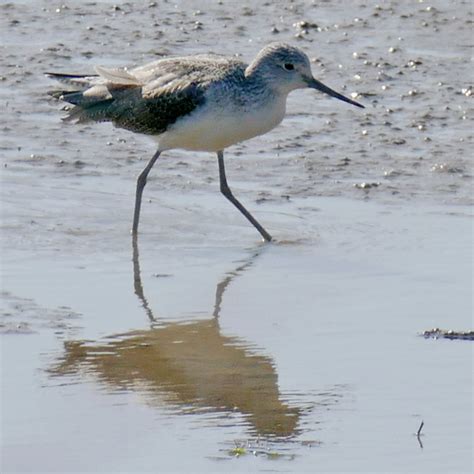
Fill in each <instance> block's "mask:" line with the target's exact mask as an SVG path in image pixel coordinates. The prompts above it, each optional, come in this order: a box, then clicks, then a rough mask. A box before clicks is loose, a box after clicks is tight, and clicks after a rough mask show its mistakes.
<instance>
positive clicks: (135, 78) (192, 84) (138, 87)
mask: <svg viewBox="0 0 474 474" xmlns="http://www.w3.org/2000/svg"><path fill="white" fill-rule="evenodd" d="M244 71H245V64H243V63H242V62H240V61H237V60H234V59H226V58H222V57H219V56H207V55H202V56H197V57H196V56H193V57H182V58H171V59H168V58H167V59H162V60H159V61H155V62H153V63H149V64H147V65H145V66H142V67H138V68H135V69H132V70H130V71H127V70H124V69H105V68H100V67H98V68H97V72H98V73H99V76H98V77H94V78H93V79H91V81H90V82H89V83H88V84H87V85H88V86H89V87H86V88H84V89H83V90H79V91H77V90H76V91H61V92H60V93H59V95H60V98H61V99H62V100H64V101H66V102H69V103H72V104H74V105H75V107H74V108H73V109H72V110H71V111H70V112H69V115H68V117H67V118H66V120H77V121H78V122H88V121H96V122H103V121H110V122H112V123H114V125H115V126H117V127H120V128H124V129H127V130H130V131H133V132H138V133H145V134H151V135H159V134H161V133H163V132H165V131H166V130H167V128H168V127H169V126H170V125H172V124H173V123H175V122H176V121H177V120H178V119H179V118H181V117H183V116H186V115H188V114H190V113H191V112H192V111H193V110H195V109H196V108H197V107H199V106H201V105H203V104H204V102H205V100H206V98H205V95H206V92H207V91H208V90H209V88H210V87H212V86H213V85H216V84H217V83H221V84H224V83H229V82H230V83H232V82H235V81H237V82H239V81H241V80H244ZM71 77H73V76H68V78H69V79H70V78H71ZM78 77H79V76H78ZM89 77H90V78H92V76H89ZM56 78H58V77H56ZM229 79H230V81H229ZM82 80H84V79H83V78H82ZM69 82H71V81H69ZM79 83H80V81H77V82H76V84H79ZM55 94H56V96H58V92H56V93H55Z"/></svg>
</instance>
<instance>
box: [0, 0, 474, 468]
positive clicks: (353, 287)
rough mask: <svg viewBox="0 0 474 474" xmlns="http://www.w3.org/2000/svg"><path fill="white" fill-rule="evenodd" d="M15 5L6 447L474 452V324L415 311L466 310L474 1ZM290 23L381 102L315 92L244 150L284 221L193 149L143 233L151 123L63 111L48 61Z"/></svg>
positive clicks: (420, 461)
mask: <svg viewBox="0 0 474 474" xmlns="http://www.w3.org/2000/svg"><path fill="white" fill-rule="evenodd" d="M402 3H403V2H402ZM56 9H57V11H56ZM0 11H1V15H0V22H1V24H0V28H1V31H2V32H5V31H8V35H5V34H3V38H2V54H1V59H0V67H1V69H0V76H1V82H0V102H1V105H2V110H4V111H5V112H4V114H3V115H2V117H0V121H1V128H2V144H1V148H0V149H1V154H0V157H1V166H2V177H1V191H2V231H1V238H2V260H1V264H2V285H1V286H2V312H1V316H0V318H1V319H0V329H1V336H0V337H1V339H0V340H1V349H2V351H1V357H2V363H1V368H2V392H1V395H2V399H1V409H2V411H1V420H2V421H1V423H2V426H1V431H2V441H1V454H2V456H1V458H2V461H1V462H2V472H118V471H120V472H146V471H148V472H263V471H269V470H271V471H275V472H369V471H370V472H471V471H472V441H473V435H472V426H473V424H472V421H473V420H472V343H471V342H470V341H456V340H455V341H450V340H443V339H437V340H435V339H425V338H423V337H421V336H420V334H422V333H423V331H424V330H426V329H430V328H433V327H440V328H443V329H454V330H460V331H467V330H470V329H472V309H473V308H472V237H473V236H472V232H473V228H472V163H471V161H470V160H471V158H472V152H471V150H472V135H473V133H472V130H473V119H472V112H473V106H472V103H473V102H472V95H471V93H470V90H471V89H470V87H471V86H472V84H471V83H470V80H471V79H472V62H470V50H469V48H470V47H471V43H472V39H471V38H470V33H471V30H472V12H471V11H470V8H469V2H456V3H449V4H447V2H430V3H426V2H425V3H416V4H408V2H407V3H403V4H402V5H393V4H390V5H389V4H386V3H384V2H380V7H375V6H367V7H364V6H363V5H361V4H355V3H354V4H352V2H351V5H350V6H348V5H347V3H342V2H330V3H318V5H317V6H314V5H312V4H311V3H310V2H294V3H291V4H287V3H286V2H281V3H278V2H276V3H274V2H273V3H271V2H269V3H268V4H262V5H261V6H259V7H255V6H252V4H251V2H248V3H243V4H242V3H241V2H239V3H237V2H219V3H217V2H216V3H214V4H213V5H212V6H210V7H206V8H201V10H200V11H199V10H198V9H197V8H196V5H195V4H194V3H193V2H180V3H177V4H174V3H163V4H162V3H161V2H156V4H155V2H149V3H146V4H143V5H140V6H136V5H134V4H133V3H123V4H117V5H115V6H114V3H113V2H105V1H104V2H89V3H86V4H78V5H75V4H71V5H69V4H64V5H63V6H61V5H58V6H56V7H54V8H52V7H51V6H49V4H48V3H47V2H31V3H30V2H11V3H8V4H3V5H2V6H1V10H0ZM302 22H305V23H302ZM216 35H218V38H219V42H218V44H216V43H217V41H216ZM32 39H33V40H32ZM274 40H282V41H291V42H293V43H294V44H296V45H298V46H300V47H302V48H303V49H304V50H305V51H306V52H307V53H308V54H309V56H310V57H312V58H315V60H314V63H313V70H314V74H315V76H316V77H317V78H318V79H320V80H323V81H324V82H326V83H327V84H328V85H330V86H331V87H334V88H335V89H338V90H341V91H343V92H344V93H346V94H351V93H358V94H359V95H358V97H357V100H359V101H361V102H363V103H364V104H365V105H366V106H367V109H366V110H365V111H364V112H360V111H359V110H353V108H350V107H349V106H346V104H342V103H338V102H336V101H334V100H330V99H327V98H324V97H322V96H320V95H318V94H316V93H314V92H311V91H299V92H296V93H294V94H292V95H291V96H290V98H289V102H288V117H287V119H286V120H285V121H284V122H283V124H282V125H281V126H280V127H279V128H278V129H277V130H275V131H274V132H272V133H270V134H268V135H266V136H264V137H260V138H257V139H254V140H252V141H249V142H247V143H244V144H241V145H237V146H234V147H232V148H230V149H229V151H228V153H227V156H228V158H227V167H228V179H229V184H230V185H231V187H232V188H233V190H234V191H235V194H236V195H237V196H238V197H239V198H241V200H242V201H243V202H244V203H245V204H246V205H247V206H248V208H249V209H250V210H251V211H252V212H254V213H255V216H256V217H257V218H258V219H259V220H260V222H262V224H264V226H265V227H266V228H267V229H268V231H269V232H270V233H271V234H272V235H274V236H275V237H276V242H275V243H272V244H271V245H264V244H261V243H260V242H259V236H258V234H257V233H256V232H255V230H254V229H253V228H252V227H251V226H249V225H248V224H247V223H246V222H245V221H244V219H243V218H242V217H241V216H240V215H239V213H238V212H237V211H236V210H234V209H233V208H232V207H231V206H230V204H229V203H228V202H226V201H225V199H224V198H223V197H222V196H221V195H220V194H219V192H218V177H217V163H216V160H215V157H214V156H212V155H209V154H205V153H202V154H201V153H200V154H192V153H188V152H182V151H178V150H177V151H172V152H169V153H167V155H166V158H164V159H163V160H162V161H161V162H160V163H157V165H156V167H155V168H154V170H153V172H152V174H151V177H150V181H149V184H148V185H147V188H146V190H145V201H144V206H143V213H142V221H141V233H140V236H139V240H138V244H137V245H136V246H133V245H132V240H131V238H130V235H129V229H130V225H131V217H132V211H133V195H134V189H135V178H136V176H137V175H138V173H139V172H140V170H141V169H142V168H143V167H144V165H145V163H146V160H147V159H148V158H149V157H150V156H151V154H152V153H153V151H154V150H153V142H152V141H151V140H150V139H149V138H146V137H141V136H137V135H132V134H130V133H127V132H124V131H119V130H115V129H113V127H111V126H110V125H108V124H102V125H95V126H89V125H86V126H84V125H83V126H78V125H71V124H63V123H61V121H60V116H61V113H60V112H59V109H60V105H59V104H58V103H56V102H54V101H52V100H50V99H49V98H47V96H46V94H45V91H47V90H49V89H52V88H54V84H53V83H51V82H50V81H48V80H47V79H46V78H43V77H42V75H41V74H42V72H44V71H50V70H52V71H63V72H79V73H80V72H84V73H87V72H92V71H93V66H94V65H95V64H102V65H106V66H119V65H122V66H125V65H128V66H131V65H135V64H139V63H142V62H145V61H148V60H153V59H155V58H156V57H158V56H160V55H163V54H188V53H193V52H206V51H215V52H221V53H226V54H233V53H236V52H238V53H241V54H242V56H243V57H244V58H245V59H248V60H250V59H251V58H252V57H253V55H254V54H255V53H256V51H258V50H259V49H260V47H261V46H262V45H263V44H266V43H268V42H269V41H274ZM344 85H345V86H346V87H345V88H344V87H343V86H344ZM421 421H424V427H423V429H422V431H421V435H420V437H419V438H417V436H416V432H417V430H418V428H419V426H420V423H421Z"/></svg>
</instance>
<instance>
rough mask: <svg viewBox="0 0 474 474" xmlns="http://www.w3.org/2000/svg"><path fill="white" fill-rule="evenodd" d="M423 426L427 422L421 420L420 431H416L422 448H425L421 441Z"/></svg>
mask: <svg viewBox="0 0 474 474" xmlns="http://www.w3.org/2000/svg"><path fill="white" fill-rule="evenodd" d="M423 426H425V422H424V421H423V420H421V423H420V427H419V428H418V431H417V432H416V439H417V440H418V444H419V445H420V448H421V449H423V443H422V442H421V438H420V436H421V430H422V429H423Z"/></svg>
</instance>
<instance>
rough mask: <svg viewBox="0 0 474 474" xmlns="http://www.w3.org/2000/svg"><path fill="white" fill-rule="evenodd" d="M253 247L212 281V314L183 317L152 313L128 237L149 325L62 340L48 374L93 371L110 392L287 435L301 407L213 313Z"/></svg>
mask: <svg viewBox="0 0 474 474" xmlns="http://www.w3.org/2000/svg"><path fill="white" fill-rule="evenodd" d="M263 249H264V247H263V246H262V247H259V248H258V249H257V250H255V251H254V252H253V253H252V254H251V255H250V256H249V258H248V259H247V260H246V261H244V262H243V263H241V264H240V265H239V266H238V267H237V268H236V269H235V270H233V271H232V272H230V273H228V274H226V276H225V278H223V280H222V281H221V282H219V283H218V284H217V287H216V296H215V304H214V310H213V313H212V317H210V318H209V319H206V320H199V321H192V322H188V323H163V322H161V321H159V320H158V319H157V318H155V316H154V314H153V311H152V309H151V307H150V305H149V303H148V300H147V298H146V296H145V293H144V289H143V284H142V279H141V273H140V260H139V249H138V244H137V240H136V239H133V277H134V291H135V294H136V295H137V297H138V298H139V299H140V302H141V304H142V306H143V308H144V310H145V312H146V314H147V316H148V318H149V319H150V321H151V328H150V329H147V330H137V331H132V332H129V333H127V334H118V335H114V336H111V337H108V338H107V339H106V340H105V341H100V342H90V341H69V342H66V343H65V354H64V356H63V357H62V360H61V361H60V362H59V363H58V364H57V365H56V366H55V367H53V368H51V369H50V373H51V374H53V375H55V376H62V375H73V374H76V373H81V372H84V371H85V372H87V373H93V374H95V376H96V377H97V378H98V379H100V381H101V382H103V383H105V385H106V386H108V387H110V388H111V389H112V390H121V389H122V390H134V391H137V392H141V393H144V394H146V399H147V400H148V401H149V403H151V404H155V405H163V404H167V405H168V406H171V407H173V408H175V409H177V410H178V411H179V412H181V413H193V412H194V413H195V412H202V411H204V412H208V413H216V414H218V418H220V419H221V420H224V419H225V415H226V414H231V413H234V412H236V411H237V412H239V413H241V414H242V415H243V416H244V417H245V419H246V421H247V423H248V424H249V426H250V429H251V431H252V432H253V433H254V434H257V435H262V436H277V437H289V436H292V435H294V434H296V432H297V425H298V420H299V417H300V409H299V408H296V407H290V406H288V405H287V404H286V403H285V402H283V401H282V400H281V397H280V393H279V389H278V376H277V373H276V370H275V366H274V364H273V361H272V359H271V358H269V357H267V356H263V355H259V354H258V353H256V351H255V349H250V348H249V346H248V345H247V346H246V345H245V343H244V342H243V341H242V340H240V339H238V338H236V337H232V336H225V335H223V334H221V331H220V328H219V313H220V311H221V306H222V302H223V296H224V293H225V290H226V289H227V288H228V286H229V285H230V283H231V282H232V281H233V280H234V279H235V278H236V277H238V276H239V275H242V274H243V273H244V272H245V271H247V270H248V269H249V268H250V267H251V266H252V265H253V264H254V262H255V260H256V259H257V258H258V256H259V255H260V254H261V253H262V251H263Z"/></svg>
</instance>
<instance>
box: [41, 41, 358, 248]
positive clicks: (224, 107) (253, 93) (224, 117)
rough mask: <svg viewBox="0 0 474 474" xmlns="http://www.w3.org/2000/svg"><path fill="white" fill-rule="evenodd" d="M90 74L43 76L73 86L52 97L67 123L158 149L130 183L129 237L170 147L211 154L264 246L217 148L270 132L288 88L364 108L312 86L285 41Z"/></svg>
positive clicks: (302, 58) (301, 56)
mask: <svg viewBox="0 0 474 474" xmlns="http://www.w3.org/2000/svg"><path fill="white" fill-rule="evenodd" d="M95 71H96V73H97V74H95V75H71V74H57V73H46V75H47V76H49V77H52V78H54V79H57V80H59V81H61V82H64V83H66V84H69V85H70V86H73V87H74V90H60V91H52V92H51V93H50V94H51V95H53V96H54V97H56V98H58V99H60V100H63V101H65V102H68V103H70V104H73V105H74V107H72V108H71V109H70V110H69V114H68V116H67V117H65V119H64V120H66V121H71V120H72V121H74V120H75V121H76V122H78V123H84V122H112V123H113V124H114V125H115V126H116V127H119V128H124V129H127V130H130V131H132V132H137V133H143V134H147V135H152V136H154V137H155V138H156V139H157V142H158V149H157V151H156V153H155V154H154V155H153V157H152V158H151V160H150V161H149V162H148V164H147V166H146V167H145V169H144V170H143V171H142V172H141V173H140V175H139V176H138V179H137V186H136V193H135V209H134V214H133V226H132V233H133V235H134V237H136V235H137V232H138V222H139V219H140V208H141V201H142V195H143V189H144V188H145V185H146V181H147V177H148V174H149V172H150V170H151V169H152V167H153V165H154V164H155V162H156V160H157V159H158V158H159V156H160V155H161V154H162V152H164V151H166V150H170V149H175V148H179V149H185V150H193V151H209V152H215V153H217V160H218V166H219V180H220V190H221V192H222V194H223V195H224V196H225V197H226V198H227V199H228V200H229V201H230V202H231V203H232V204H233V205H234V206H235V207H236V208H237V209H238V210H239V211H240V212H241V213H242V214H243V215H244V216H245V217H246V218H247V219H248V220H249V221H250V222H251V223H252V225H253V226H254V227H255V228H256V229H257V230H258V231H259V232H260V234H261V236H262V237H263V239H264V240H266V241H267V242H269V241H271V240H272V237H271V235H270V234H269V233H268V232H267V231H266V230H265V229H264V228H263V227H262V226H261V225H260V224H259V223H258V222H257V220H256V219H255V218H254V217H253V216H252V215H251V214H250V212H249V211H247V209H246V208H245V207H244V206H243V205H242V204H241V203H240V202H239V201H238V200H237V199H236V198H235V197H234V195H233V194H232V191H231V190H230V188H229V186H228V184H227V178H226V173H225V166H224V149H225V148H227V147H229V146H230V145H233V144H235V143H239V142H242V141H244V140H248V139H250V138H253V137H256V136H258V135H262V134H264V133H267V132H269V131H270V130H272V129H273V128H275V127H276V126H277V125H278V124H279V123H280V122H281V121H282V120H283V117H284V115H285V108H286V99H287V97H288V94H289V93H290V92H291V91H293V90H295V89H303V88H311V89H316V90H318V91H321V92H324V93H326V94H328V95H330V96H332V97H335V98H337V99H340V100H342V101H344V102H347V103H349V104H352V105H355V106H357V107H362V108H363V107H364V106H363V105H361V104H359V103H358V102H355V101H353V100H351V99H349V98H347V97H345V96H343V95H342V94H339V93H338V92H336V91H334V90H333V89H331V88H329V87H328V86H326V85H324V84H323V83H321V82H319V81H318V80H316V79H315V78H314V77H313V75H312V72H311V66H310V62H309V59H308V56H307V55H306V54H305V53H304V52H303V51H301V50H300V49H298V48H295V47H293V46H291V45H288V44H285V43H272V44H269V45H267V46H265V47H264V48H263V49H262V50H261V51H260V52H259V53H258V54H257V56H256V57H255V59H254V60H253V61H252V62H251V63H250V64H246V63H244V62H242V61H240V60H238V59H236V58H229V57H225V56H220V55H211V54H201V55H195V56H183V57H170V58H164V59H159V60H157V61H154V62H151V63H149V64H146V65H144V66H141V67H136V68H134V69H127V68H122V69H109V68H104V67H96V68H95Z"/></svg>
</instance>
